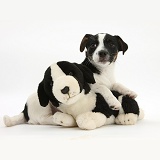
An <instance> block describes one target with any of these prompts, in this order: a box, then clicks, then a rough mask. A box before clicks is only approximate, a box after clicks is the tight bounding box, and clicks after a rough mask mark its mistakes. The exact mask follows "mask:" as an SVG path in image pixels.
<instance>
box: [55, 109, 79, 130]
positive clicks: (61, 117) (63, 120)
mask: <svg viewBox="0 0 160 160" xmlns="http://www.w3.org/2000/svg"><path fill="white" fill-rule="evenodd" d="M53 122H54V123H55V124H58V125H61V126H66V127H73V126H77V124H76V121H75V119H74V118H73V117H72V116H71V115H69V114H65V113H62V112H56V113H55V114H54V115H53Z"/></svg>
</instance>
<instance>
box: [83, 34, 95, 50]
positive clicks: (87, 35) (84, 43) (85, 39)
mask: <svg viewBox="0 0 160 160" xmlns="http://www.w3.org/2000/svg"><path fill="white" fill-rule="evenodd" d="M91 36H93V35H91V34H86V35H85V36H84V37H83V39H82V41H81V44H80V51H81V52H83V51H84V49H85V47H86V44H87V42H88V40H89V37H91Z"/></svg>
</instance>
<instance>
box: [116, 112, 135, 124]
mask: <svg viewBox="0 0 160 160" xmlns="http://www.w3.org/2000/svg"><path fill="white" fill-rule="evenodd" d="M137 120H138V115H136V114H133V113H128V114H120V115H118V116H117V117H116V119H115V123H116V124H123V125H133V124H136V122H137Z"/></svg>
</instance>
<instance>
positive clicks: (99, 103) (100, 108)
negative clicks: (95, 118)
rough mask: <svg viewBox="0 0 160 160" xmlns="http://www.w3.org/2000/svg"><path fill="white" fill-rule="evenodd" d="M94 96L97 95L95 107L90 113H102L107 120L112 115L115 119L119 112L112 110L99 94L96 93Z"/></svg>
mask: <svg viewBox="0 0 160 160" xmlns="http://www.w3.org/2000/svg"><path fill="white" fill-rule="evenodd" d="M96 95H97V97H96V107H95V108H94V110H92V111H93V112H100V113H103V114H104V115H105V116H106V117H107V118H109V117H110V116H112V115H114V116H115V117H117V116H118V113H119V111H117V110H112V109H111V108H110V107H109V105H108V104H107V102H106V101H105V99H104V98H103V96H102V95H101V94H99V93H96Z"/></svg>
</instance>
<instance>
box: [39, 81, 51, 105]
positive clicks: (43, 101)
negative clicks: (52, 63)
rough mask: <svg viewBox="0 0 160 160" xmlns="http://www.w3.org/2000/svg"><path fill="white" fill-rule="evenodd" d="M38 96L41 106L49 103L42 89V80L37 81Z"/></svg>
mask: <svg viewBox="0 0 160 160" xmlns="http://www.w3.org/2000/svg"><path fill="white" fill-rule="evenodd" d="M37 92H38V98H39V103H40V105H41V106H43V107H46V106H47V105H48V103H49V97H48V96H47V94H46V92H45V90H44V82H43V81H42V82H41V83H39V86H38V91H37Z"/></svg>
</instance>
